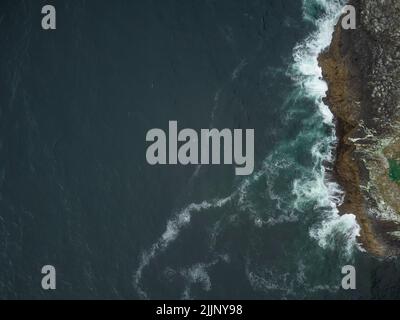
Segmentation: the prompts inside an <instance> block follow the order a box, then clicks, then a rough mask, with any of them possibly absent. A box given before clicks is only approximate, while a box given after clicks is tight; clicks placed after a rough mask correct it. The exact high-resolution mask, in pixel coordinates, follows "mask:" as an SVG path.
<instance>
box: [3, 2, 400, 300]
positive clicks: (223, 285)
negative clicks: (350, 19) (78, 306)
mask: <svg viewBox="0 0 400 320" xmlns="http://www.w3.org/2000/svg"><path fill="white" fill-rule="evenodd" d="M45 4H47V3H45V1H31V0H26V1H23V0H2V1H1V3H0V48H1V50H0V298H3V299H7V298H8V299H17V298H33V299H59V298H62V299H68V298H77V299H87V298H102V299H105V298H107V299H312V298H317V299H355V298H365V299H367V298H372V299H379V298H399V297H400V270H399V267H400V265H399V263H398V261H397V259H394V258H393V259H387V260H377V259H374V258H372V257H370V256H369V255H368V254H367V253H366V252H364V250H363V248H362V246H360V245H359V244H358V242H357V236H358V234H359V231H360V228H359V226H358V224H357V222H356V218H355V216H354V215H352V214H351V212H349V213H348V214H345V215H339V213H338V209H337V206H338V205H339V204H340V203H341V201H342V199H343V192H342V191H341V189H340V187H339V186H338V185H337V184H336V183H335V180H334V177H333V175H332V164H333V161H334V157H335V146H336V137H335V127H334V119H333V116H332V114H331V112H330V111H329V108H328V107H327V106H326V105H325V104H324V103H323V100H322V99H323V97H324V96H325V92H326V90H327V85H326V83H325V82H324V81H323V79H322V74H321V69H320V68H319V66H318V62H317V57H318V55H319V53H320V52H321V51H322V50H324V49H325V48H326V47H327V46H328V45H329V43H330V41H331V35H332V32H333V28H334V25H335V24H336V22H337V19H338V17H339V15H340V11H341V7H342V6H343V4H344V3H343V1H339V0H303V1H301V0H285V1H282V0H262V1H261V0H218V1H216V0H188V1H178V0H146V1H145V0H143V1H128V0H126V1H123V0H115V1H112V2H111V1H105V0H86V1H84V0H74V1H61V0H59V1H56V0H55V1H52V4H53V5H54V6H55V8H56V10H57V29H56V30H52V31H44V30H42V28H41V19H42V15H41V8H42V6H43V5H45ZM171 120H176V121H178V126H179V128H180V129H183V128H193V129H196V130H199V129H201V128H217V129H223V128H230V129H248V128H254V129H255V150H256V152H255V163H256V168H255V171H254V173H253V174H252V175H251V176H248V177H238V176H235V174H234V167H232V166H197V167H196V166H186V167H184V166H150V165H148V164H147V162H146V157H145V155H146V148H147V147H148V144H147V143H146V141H145V140H146V139H145V137H146V133H147V131H148V130H150V129H153V128H162V129H164V130H166V131H167V128H168V122H169V121H171ZM44 265H53V266H54V267H55V268H56V270H57V289H56V290H55V291H44V290H42V288H41V284H40V283H41V279H42V276H43V275H42V274H41V268H42V266H44ZM346 265H352V266H354V267H355V268H356V271H357V289H356V290H349V291H345V290H343V289H342V287H341V281H342V277H343V276H344V275H342V273H341V270H342V267H343V266H346Z"/></svg>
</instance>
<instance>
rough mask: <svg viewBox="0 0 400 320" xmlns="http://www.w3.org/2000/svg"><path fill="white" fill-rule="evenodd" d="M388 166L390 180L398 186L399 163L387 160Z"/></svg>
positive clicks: (399, 176) (399, 177)
mask: <svg viewBox="0 0 400 320" xmlns="http://www.w3.org/2000/svg"><path fill="white" fill-rule="evenodd" d="M389 166H390V168H389V175H390V178H391V179H392V180H393V181H396V182H397V183H399V184H400V162H399V161H396V160H389Z"/></svg>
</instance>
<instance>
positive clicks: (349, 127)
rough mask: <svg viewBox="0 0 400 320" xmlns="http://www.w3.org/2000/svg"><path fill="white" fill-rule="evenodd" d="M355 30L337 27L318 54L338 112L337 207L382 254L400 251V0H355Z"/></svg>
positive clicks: (373, 251)
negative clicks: (339, 198)
mask: <svg viewBox="0 0 400 320" xmlns="http://www.w3.org/2000/svg"><path fill="white" fill-rule="evenodd" d="M349 4H351V5H353V6H354V7H355V8H356V11H357V28H356V29H355V30H344V29H343V28H342V26H341V20H340V21H339V23H338V25H337V26H336V29H335V32H334V35H333V39H332V43H331V46H330V47H329V48H328V49H327V50H326V51H325V52H324V53H323V54H321V56H320V59H319V62H320V65H321V67H322V70H323V76H324V78H325V80H326V81H327V83H328V87H329V89H328V92H327V97H326V103H327V104H328V105H329V106H330V108H331V110H332V112H333V113H334V115H335V117H336V127H337V135H338V148H337V156H336V164H335V174H336V177H337V180H338V182H339V183H340V185H341V186H342V188H343V189H344V191H345V200H344V203H343V205H342V206H341V208H340V210H341V212H342V213H353V214H355V215H356V216H357V220H358V222H359V224H360V226H361V229H362V231H361V234H360V243H361V245H362V246H363V247H364V249H365V250H367V251H368V252H370V253H371V254H373V255H376V256H379V257H388V256H392V255H398V254H399V253H400V87H399V83H400V1H398V0H380V1H377V0H351V1H350V3H349Z"/></svg>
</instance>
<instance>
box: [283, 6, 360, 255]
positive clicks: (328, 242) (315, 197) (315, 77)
mask: <svg viewBox="0 0 400 320" xmlns="http://www.w3.org/2000/svg"><path fill="white" fill-rule="evenodd" d="M344 2H345V1H341V0H331V1H327V0H303V9H304V17H305V18H306V19H307V20H309V21H312V22H313V23H314V24H315V26H316V31H315V32H313V33H312V34H311V35H310V36H309V37H307V38H306V39H305V40H304V41H303V42H302V43H300V44H299V45H298V46H296V47H295V49H294V64H293V66H292V69H291V76H292V77H293V79H294V80H295V81H296V83H298V84H299V86H300V87H301V88H302V89H303V90H304V91H303V92H304V94H305V95H306V97H307V98H309V99H311V100H312V101H314V102H315V105H317V106H318V110H319V113H320V115H321V117H322V121H323V122H324V124H326V125H329V126H330V127H331V135H330V136H328V137H325V138H323V139H322V140H321V141H318V142H317V143H316V144H315V145H314V147H313V148H312V156H313V159H314V163H315V166H314V169H313V172H312V178H310V177H304V178H302V179H297V180H295V181H294V183H293V194H294V195H295V196H296V201H295V206H296V208H297V209H299V210H301V209H302V207H303V206H304V205H305V204H307V203H310V202H312V203H317V205H318V207H319V208H323V209H324V212H325V216H324V220H323V221H322V223H321V224H320V225H318V226H315V227H313V228H312V229H311V231H310V235H311V236H312V237H313V238H315V239H317V241H318V243H319V245H320V246H321V247H323V248H329V247H331V246H333V245H334V244H335V243H336V242H335V241H332V240H334V238H335V237H336V236H337V235H338V234H341V235H342V236H343V238H344V239H345V240H346V241H345V244H344V246H345V248H344V249H345V252H346V253H348V254H351V252H352V248H354V247H355V245H356V243H357V240H356V239H357V237H358V236H359V232H360V227H359V225H358V224H357V221H356V218H355V216H354V215H351V214H348V215H343V216H340V215H339V214H338V209H337V206H338V205H340V204H341V202H342V199H343V193H342V191H341V190H340V188H339V186H338V185H337V184H336V183H334V182H331V181H328V176H327V172H326V168H325V167H324V163H327V162H329V163H330V162H332V161H333V148H334V146H335V143H336V137H335V134H334V126H333V114H332V113H331V111H330V110H329V108H328V106H327V105H326V104H325V103H324V102H323V98H324V97H325V96H326V91H327V89H328V88H327V84H326V82H325V81H324V80H323V78H322V70H321V68H320V67H319V64H318V57H319V55H320V53H321V52H323V50H325V49H326V48H327V47H328V46H329V45H330V43H331V41H332V35H333V32H334V27H335V25H336V23H337V21H338V19H339V17H340V14H341V12H342V7H343V5H344ZM315 8H319V9H322V10H323V11H324V12H325V13H324V14H323V16H322V17H320V18H317V17H315V16H314V12H315Z"/></svg>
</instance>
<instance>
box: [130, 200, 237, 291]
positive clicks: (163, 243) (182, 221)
mask: <svg viewBox="0 0 400 320" xmlns="http://www.w3.org/2000/svg"><path fill="white" fill-rule="evenodd" d="M231 200H232V195H231V196H229V197H226V198H222V199H216V200H213V201H203V202H202V203H200V204H196V203H192V204H190V205H188V206H187V207H186V208H184V209H182V210H181V211H179V212H178V213H177V214H176V215H175V216H174V217H173V218H172V219H170V220H169V221H168V222H167V226H166V229H165V231H164V233H163V234H162V235H161V237H160V238H159V240H158V241H157V242H155V243H154V244H153V245H152V246H151V248H150V249H149V250H147V251H145V252H143V253H142V256H141V258H140V263H139V267H138V268H137V270H136V272H135V274H134V276H133V285H134V286H135V288H136V291H137V292H138V294H139V296H140V297H141V298H143V299H147V293H146V292H145V291H144V290H143V289H142V288H141V285H140V282H141V279H142V275H143V270H144V269H145V268H146V267H147V266H148V265H149V264H150V262H151V261H152V260H153V259H154V258H155V257H156V256H157V255H158V254H159V253H161V252H163V251H165V250H166V249H167V248H168V247H169V246H170V244H171V243H172V242H174V241H175V240H176V239H177V237H178V236H179V233H180V231H181V230H182V229H183V228H184V227H186V226H187V225H189V224H190V221H191V218H192V215H193V214H194V213H198V212H200V211H203V210H208V209H211V208H220V207H223V206H224V205H226V204H227V203H228V202H230V201H231Z"/></svg>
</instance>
